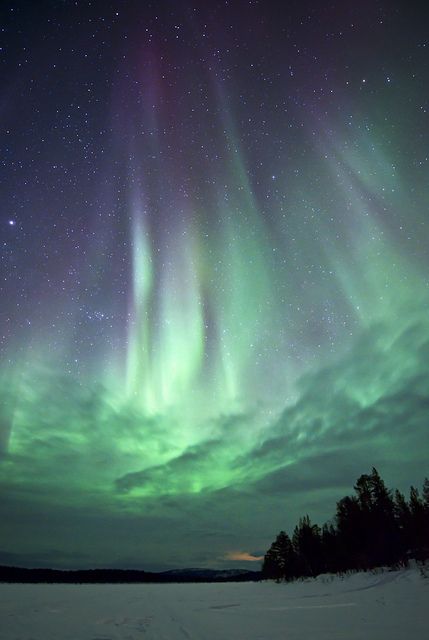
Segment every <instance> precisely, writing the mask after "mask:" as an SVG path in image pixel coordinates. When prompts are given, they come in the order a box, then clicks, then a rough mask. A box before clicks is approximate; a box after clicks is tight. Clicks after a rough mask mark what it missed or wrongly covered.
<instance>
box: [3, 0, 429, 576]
mask: <svg viewBox="0 0 429 640" xmlns="http://www.w3.org/2000/svg"><path fill="white" fill-rule="evenodd" d="M427 24H428V15H427V10H424V9H422V8H419V7H418V3H409V2H407V1H399V0H380V1H379V0H362V1H360V2H355V1H352V0H341V1H340V0H332V1H331V2H329V3H328V2H319V1H316V0H314V1H310V0H300V1H297V0H290V1H288V2H284V3H279V2H270V1H265V2H262V1H257V0H250V1H248V2H245V1H241V0H237V2H233V1H232V0H231V1H227V0H226V1H222V2H221V1H219V2H211V1H209V2H207V3H197V2H194V3H189V2H185V1H184V0H179V1H178V2H168V1H165V2H162V1H161V2H153V3H150V2H139V1H137V0H129V1H122V2H121V1H119V0H118V1H116V2H113V1H111V0H106V1H102V2H101V1H97V0H94V1H93V2H87V1H83V0H82V1H81V0H79V1H76V2H74V1H72V0H70V1H69V0H63V1H59V0H56V1H53V0H50V1H47V0H46V1H42V0H40V1H38V2H25V1H16V2H10V1H7V0H3V2H2V3H1V8H0V29H1V31H0V69H1V76H0V77H1V79H2V80H1V87H2V91H1V95H0V124H1V129H0V147H1V153H0V160H1V171H0V247H1V253H0V259H1V263H0V521H1V528H0V563H3V564H16V565H23V566H56V567H66V568H67V567H70V568H72V567H73V568H75V567H96V566H110V567H134V568H146V569H151V570H161V569H167V568H177V567H186V566H187V567H190V566H193V567H198V566H208V567H247V568H251V569H254V568H258V566H259V558H260V556H261V555H262V554H263V553H264V552H265V550H266V549H267V548H268V546H269V545H270V543H271V542H272V540H273V538H274V537H275V535H276V534H277V533H278V531H279V530H280V529H282V528H283V529H284V528H286V529H288V530H289V531H290V530H291V529H292V528H293V526H294V525H295V523H296V521H297V519H298V517H299V516H301V515H304V514H305V513H308V514H309V515H310V517H311V518H313V519H315V520H317V521H319V523H322V522H323V521H325V520H327V519H329V518H330V517H331V516H332V515H333V513H334V509H335V501H336V500H338V499H339V498H341V497H342V496H343V495H345V494H346V493H349V492H350V491H351V489H352V485H353V483H354V481H355V480H356V478H357V477H358V476H359V475H360V474H361V473H364V472H367V471H369V469H370V468H371V467H372V466H373V465H375V466H376V467H377V468H378V470H379V472H380V473H381V475H382V476H383V478H384V479H385V480H386V482H387V484H388V485H389V486H393V487H399V488H400V489H402V490H407V488H408V487H409V485H410V484H416V485H420V484H421V482H422V481H423V478H424V476H425V475H428V473H429V468H428V464H427V461H428V459H429V437H428V415H429V314H428V311H429V255H428V240H429V218H428V211H427V202H428V196H429V182H428V168H429V161H428V153H429V134H428V131H429V129H428V125H429V121H428V119H429V113H428V110H429V101H428V93H427V86H428V79H429V64H428V63H429V58H428V56H429V40H428V31H427Z"/></svg>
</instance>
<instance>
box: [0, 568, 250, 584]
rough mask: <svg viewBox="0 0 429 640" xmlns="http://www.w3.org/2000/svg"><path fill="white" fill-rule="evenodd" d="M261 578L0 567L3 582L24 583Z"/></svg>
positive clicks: (241, 572) (232, 573)
mask: <svg viewBox="0 0 429 640" xmlns="http://www.w3.org/2000/svg"><path fill="white" fill-rule="evenodd" d="M261 579H262V574H261V572H259V571H247V570H246V569H222V570H217V569H172V570H170V571H162V572H159V573H157V572H149V571H140V570H133V569H80V570H77V571H63V570H60V569H25V568H23V567H5V566H0V582H21V583H40V582H45V583H70V584H94V583H142V582H153V583H168V582H170V583H171V582H250V581H257V580H261Z"/></svg>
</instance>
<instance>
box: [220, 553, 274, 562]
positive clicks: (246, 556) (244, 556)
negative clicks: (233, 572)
mask: <svg viewBox="0 0 429 640" xmlns="http://www.w3.org/2000/svg"><path fill="white" fill-rule="evenodd" d="M263 559H264V556H254V555H252V554H251V553H249V552H248V551H228V553H227V554H225V560H233V561H234V562H260V561H261V560H263Z"/></svg>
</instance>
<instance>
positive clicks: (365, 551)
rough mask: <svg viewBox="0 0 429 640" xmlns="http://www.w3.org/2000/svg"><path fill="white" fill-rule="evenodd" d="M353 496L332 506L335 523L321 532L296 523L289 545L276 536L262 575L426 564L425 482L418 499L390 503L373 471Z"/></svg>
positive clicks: (428, 494) (413, 492) (306, 522)
mask: <svg viewBox="0 0 429 640" xmlns="http://www.w3.org/2000/svg"><path fill="white" fill-rule="evenodd" d="M354 490H355V495H352V496H345V497H344V498H341V500H339V501H338V502H337V508H336V514H335V519H334V521H333V522H331V523H329V524H324V525H323V527H322V529H320V527H319V526H318V525H317V524H312V522H311V520H310V518H309V516H308V515H306V516H304V517H303V518H300V520H299V522H298V524H297V526H296V527H295V529H294V532H293V536H292V541H291V540H290V538H289V536H288V535H287V533H286V532H285V531H281V532H280V533H279V535H278V536H277V538H276V540H275V541H274V542H273V544H272V545H271V547H270V549H269V550H268V551H267V553H266V555H265V557H264V564H263V575H264V576H265V577H268V578H274V579H276V580H290V579H293V578H297V577H301V576H316V575H317V574H318V573H320V572H322V571H331V572H339V571H347V570H350V569H351V570H367V569H371V568H373V567H379V566H386V565H388V566H396V565H399V564H406V563H407V562H408V559H409V558H415V559H417V560H424V559H426V558H429V480H428V479H427V478H425V481H424V484H423V489H422V497H420V494H419V491H418V489H416V488H415V487H411V489H410V498H409V501H408V502H407V500H406V498H405V496H404V494H403V493H401V492H400V491H398V490H396V491H395V493H394V498H393V494H392V491H390V490H389V489H388V488H387V487H386V485H385V483H384V481H383V479H382V478H381V476H380V474H379V473H378V471H377V469H375V467H373V468H372V470H371V473H369V474H362V475H361V476H360V477H359V478H358V479H357V481H356V484H355V486H354Z"/></svg>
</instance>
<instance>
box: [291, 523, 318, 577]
mask: <svg viewBox="0 0 429 640" xmlns="http://www.w3.org/2000/svg"><path fill="white" fill-rule="evenodd" d="M292 541H293V548H294V550H295V553H296V555H297V560H298V567H299V570H300V573H301V575H306V576H316V575H317V574H318V573H320V571H321V569H322V566H323V564H322V540H321V535H320V527H319V526H318V525H317V524H311V521H310V518H309V517H308V515H306V516H304V518H300V520H299V524H298V525H297V526H296V527H295V530H294V533H293V537H292Z"/></svg>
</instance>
